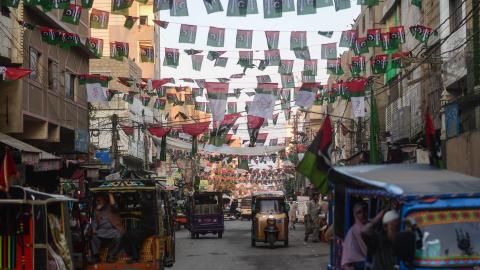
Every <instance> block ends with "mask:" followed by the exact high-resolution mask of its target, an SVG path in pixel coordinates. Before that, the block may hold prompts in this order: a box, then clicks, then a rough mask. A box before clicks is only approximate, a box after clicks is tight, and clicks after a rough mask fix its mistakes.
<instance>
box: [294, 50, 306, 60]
mask: <svg viewBox="0 0 480 270" xmlns="http://www.w3.org/2000/svg"><path fill="white" fill-rule="evenodd" d="M293 52H294V53H295V57H296V58H298V59H303V60H310V51H309V50H308V48H305V49H295V50H293Z"/></svg>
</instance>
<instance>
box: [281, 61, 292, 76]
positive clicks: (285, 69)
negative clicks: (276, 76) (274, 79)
mask: <svg viewBox="0 0 480 270" xmlns="http://www.w3.org/2000/svg"><path fill="white" fill-rule="evenodd" d="M292 71H293V60H280V65H279V66H278V73H280V74H291V73H292Z"/></svg>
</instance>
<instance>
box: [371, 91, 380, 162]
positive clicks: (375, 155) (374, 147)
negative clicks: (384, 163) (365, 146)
mask: <svg viewBox="0 0 480 270" xmlns="http://www.w3.org/2000/svg"><path fill="white" fill-rule="evenodd" d="M378 133H379V121H378V109H377V100H376V98H375V93H374V92H373V89H371V91H370V164H379V163H380V156H379V152H378V142H379V141H378Z"/></svg>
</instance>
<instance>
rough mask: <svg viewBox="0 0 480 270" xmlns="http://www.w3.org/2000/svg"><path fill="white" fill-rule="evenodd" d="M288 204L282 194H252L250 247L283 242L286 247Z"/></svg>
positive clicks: (271, 245) (272, 245)
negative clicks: (258, 244) (261, 243)
mask: <svg viewBox="0 0 480 270" xmlns="http://www.w3.org/2000/svg"><path fill="white" fill-rule="evenodd" d="M288 210H289V207H288V204H287V203H286V198H285V195H284V194H283V192H281V191H279V192H259V193H253V194H252V230H251V245H252V247H254V246H256V244H257V242H264V243H268V244H269V245H270V247H272V248H273V247H274V245H275V242H277V241H283V245H284V246H285V247H286V246H288V223H289V221H288Z"/></svg>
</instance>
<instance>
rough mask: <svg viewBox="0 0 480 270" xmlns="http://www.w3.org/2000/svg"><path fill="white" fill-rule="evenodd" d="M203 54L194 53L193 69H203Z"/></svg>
mask: <svg viewBox="0 0 480 270" xmlns="http://www.w3.org/2000/svg"><path fill="white" fill-rule="evenodd" d="M202 63H203V55H192V69H193V70H196V71H200V70H202Z"/></svg>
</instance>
